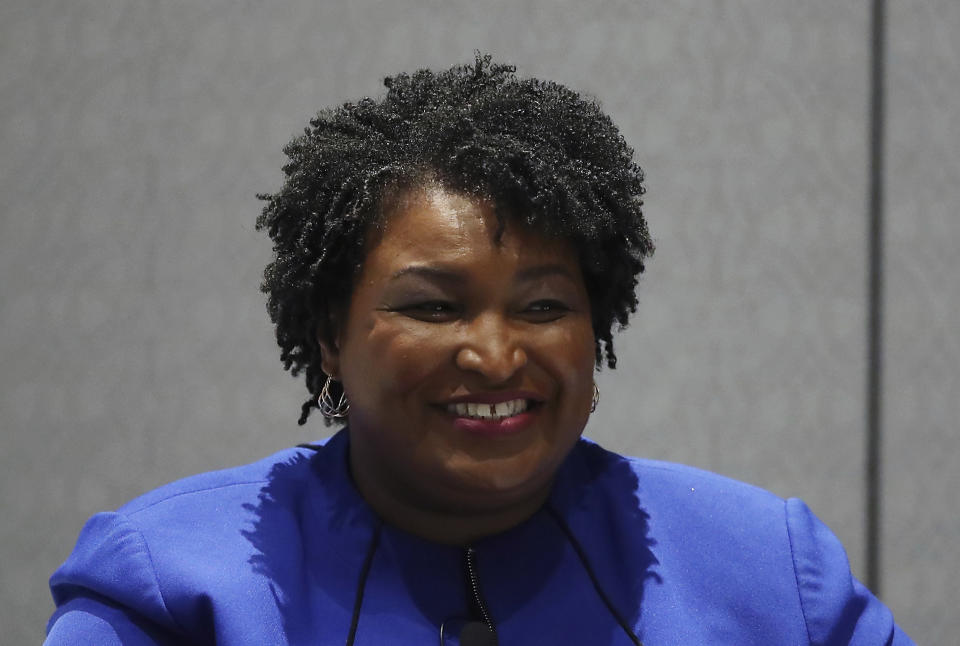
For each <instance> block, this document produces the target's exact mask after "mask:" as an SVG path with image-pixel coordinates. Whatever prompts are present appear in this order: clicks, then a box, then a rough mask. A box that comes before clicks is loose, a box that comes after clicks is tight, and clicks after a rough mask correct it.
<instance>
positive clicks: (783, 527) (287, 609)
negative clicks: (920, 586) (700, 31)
mask: <svg viewBox="0 0 960 646" xmlns="http://www.w3.org/2000/svg"><path fill="white" fill-rule="evenodd" d="M386 86H387V88H388V92H387V95H386V96H385V97H384V98H382V99H380V100H371V99H365V100H363V101H360V102H359V103H355V104H346V105H344V106H342V107H340V108H337V109H335V110H330V111H326V112H322V113H320V114H319V115H318V116H317V117H316V119H314V120H313V121H312V122H311V127H310V128H308V129H307V130H306V132H305V134H304V135H302V136H300V137H298V138H296V139H295V140H294V141H293V142H291V143H290V145H289V146H288V147H287V149H286V152H287V154H288V156H289V158H290V162H289V164H288V165H287V166H286V167H285V173H286V181H285V183H284V185H283V187H282V188H281V189H280V190H279V191H278V192H277V193H275V194H272V195H266V196H262V197H263V199H265V200H266V206H265V208H264V211H263V215H262V216H261V218H260V220H259V223H258V224H259V226H260V227H261V228H264V229H266V230H267V231H268V232H269V234H270V236H271V238H272V239H273V242H274V250H275V253H276V256H275V259H274V261H273V262H272V263H271V264H270V265H269V266H268V267H267V270H266V273H265V281H264V290H265V291H266V292H267V293H268V294H269V302H268V309H269V312H270V315H271V317H272V319H273V321H274V322H275V324H276V326H277V340H278V342H279V345H280V347H281V357H282V359H283V361H284V363H285V366H286V368H288V369H290V370H291V371H292V372H293V373H294V374H299V373H303V374H304V375H305V377H306V383H307V387H308V389H309V391H310V393H311V397H310V399H309V400H308V401H307V403H306V404H304V406H303V409H302V414H301V418H300V422H301V423H303V422H304V421H306V419H307V417H308V415H309V414H310V413H311V411H312V410H314V409H319V410H320V412H321V413H322V414H323V415H324V416H325V417H326V418H327V420H328V422H329V421H330V420H338V421H339V420H343V421H346V422H347V423H348V427H347V428H346V429H343V430H341V431H340V432H338V433H337V434H336V435H334V436H333V438H331V439H330V440H329V441H328V442H326V443H325V444H322V445H317V446H305V447H298V448H296V449H291V450H288V451H284V452H281V453H279V454H277V455H275V456H272V457H270V458H267V459H266V460H263V461H261V462H258V463H255V464H252V465H248V466H245V467H240V468H236V469H230V470H226V471H221V472H216V473H210V474H204V475H200V476H196V477H194V478H188V479H186V480H184V481H181V482H178V483H174V484H172V485H168V486H166V487H162V488H160V489H158V490H156V491H154V492H151V493H148V494H146V495H145V496H142V497H141V498H138V499H137V500H135V501H133V502H131V503H129V504H127V505H125V506H124V507H122V508H120V510H118V511H117V512H111V513H105V514H98V515H97V516H95V517H94V518H92V519H91V520H90V521H89V522H88V524H87V526H86V527H85V528H84V530H83V533H82V534H81V536H80V539H79V541H78V544H77V547H76V549H75V551H74V553H73V554H72V555H71V556H70V558H69V559H68V561H67V562H66V563H65V564H64V565H63V566H62V567H61V568H60V569H59V570H58V571H57V572H56V573H55V574H54V576H53V578H52V579H51V587H52V590H53V595H54V598H55V600H56V602H57V604H58V609H57V611H56V613H55V614H54V616H53V618H52V619H51V621H50V624H49V626H48V643H50V644H75V643H97V644H181V643H191V644H214V643H218V644H258V645H262V644H308V643H309V644H358V645H360V644H430V643H434V644H435V643H438V642H439V643H441V644H458V643H459V644H465V645H469V644H497V643H499V644H503V645H508V644H554V643H565V644H640V643H645V644H647V646H654V645H656V644H741V645H742V644H764V645H769V644H781V643H782V644H801V643H803V644H806V643H816V644H863V645H866V644H871V645H872V644H910V643H911V642H910V640H909V639H908V638H907V637H906V636H905V635H903V633H902V632H901V631H900V630H899V629H898V628H897V627H896V626H895V624H894V623H893V619H892V617H891V616H890V613H889V611H888V610H887V609H886V608H885V607H884V606H883V605H882V604H880V602H879V601H877V600H876V599H875V598H874V597H873V596H872V595H871V594H870V593H869V592H868V591H867V590H866V589H865V588H864V587H863V586H862V585H860V584H859V583H858V582H856V581H855V580H853V578H852V577H851V575H850V571H849V567H848V565H847V561H846V556H845V554H844V552H843V548H842V547H841V546H840V545H839V543H838V542H837V540H836V538H834V536H833V535H832V534H831V533H830V532H829V530H827V529H826V528H825V527H824V526H823V525H822V524H821V523H819V521H817V520H816V519H815V518H814V517H813V516H812V514H811V513H810V512H809V511H808V510H807V508H806V507H805V506H804V505H803V503H801V502H799V501H796V500H790V501H783V500H781V499H778V498H776V497H774V496H773V495H771V494H768V493H765V492H762V491H760V490H758V489H755V488H753V487H750V486H748V485H743V484H739V483H736V482H732V481H730V480H727V479H724V478H722V477H719V476H716V475H712V474H709V473H704V472H701V471H697V470H695V469H691V468H687V467H681V466H677V465H669V464H663V463H656V462H651V461H642V460H634V459H628V458H624V457H621V456H618V455H615V454H613V453H609V452H607V451H605V450H603V449H601V448H600V447H598V446H596V445H594V444H591V443H589V442H587V441H586V440H582V439H580V434H581V432H582V430H583V428H584V426H585V424H586V422H587V419H588V417H589V415H590V412H591V411H592V410H593V408H594V407H595V406H596V404H597V398H598V392H597V388H596V386H595V384H594V382H593V371H594V369H595V367H598V366H599V365H600V364H601V363H602V362H604V361H605V362H606V363H607V365H609V366H610V367H611V368H612V367H614V366H615V363H616V356H615V354H614V350H613V342H612V336H611V332H612V328H613V326H614V325H624V324H626V322H627V318H628V315H629V314H630V313H632V312H633V311H634V310H635V308H636V304H637V301H636V296H635V294H634V288H635V286H636V283H637V276H638V275H639V274H640V273H641V272H642V271H643V269H644V264H643V263H644V260H645V258H646V257H648V256H649V255H650V254H651V253H652V251H653V244H652V242H651V240H650V236H649V234H648V232H647V227H646V223H645V221H644V218H643V215H642V213H641V196H642V194H643V187H642V174H641V171H640V169H639V168H638V167H637V166H636V165H634V163H633V162H632V151H631V150H630V148H629V147H628V146H627V145H626V144H625V142H624V141H623V139H622V137H621V136H620V134H619V132H618V131H617V129H616V127H615V126H614V125H613V124H612V123H611V122H610V120H609V118H608V117H607V116H606V115H604V114H603V113H602V112H601V111H600V109H599V108H598V107H597V105H596V104H594V103H592V102H589V101H586V100H584V99H582V98H580V97H579V96H578V95H577V94H575V93H573V92H571V91H569V90H567V89H566V88H564V87H562V86H559V85H556V84H552V83H546V82H541V81H537V80H521V79H518V78H516V77H515V75H514V72H513V69H512V68H509V67H506V66H498V65H493V64H491V63H490V60H489V58H486V57H478V59H477V60H476V62H475V64H473V65H469V66H464V67H457V68H453V69H451V70H449V71H447V72H444V73H441V74H433V73H430V72H427V71H420V72H417V73H416V74H414V75H412V76H408V75H403V74H402V75H399V76H396V77H393V78H388V79H387V80H386ZM641 640H642V642H641Z"/></svg>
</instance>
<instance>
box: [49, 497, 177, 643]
mask: <svg viewBox="0 0 960 646" xmlns="http://www.w3.org/2000/svg"><path fill="white" fill-rule="evenodd" d="M50 590H51V592H52V594H53V600H54V601H55V602H56V604H57V610H56V612H54V614H53V616H52V617H51V618H50V621H49V622H48V624H47V640H46V642H44V643H45V644H51V645H53V644H64V645H66V644H78V643H84V644H87V643H89V644H105V645H108V646H109V645H112V644H124V645H128V644H134V645H140V644H143V645H151V646H154V645H161V644H172V643H174V641H173V640H172V638H171V635H172V634H174V633H176V632H179V631H178V630H177V629H176V622H175V621H174V619H173V617H172V616H171V615H170V613H169V611H168V610H167V607H166V604H165V603H164V601H163V595H162V594H161V592H160V587H159V583H158V581H157V575H156V572H155V571H154V567H153V563H152V561H151V558H150V552H149V550H148V548H147V545H146V542H145V541H144V540H143V537H142V536H141V535H140V532H139V531H138V530H137V529H136V528H135V527H134V526H133V525H132V523H130V522H129V521H127V520H126V518H125V517H124V516H122V515H121V514H118V513H113V512H110V513H101V514H97V515H96V516H94V517H92V518H91V519H90V520H89V521H87V524H86V525H85V526H84V528H83V530H82V531H81V532H80V537H79V538H78V539H77V545H76V547H75V548H74V550H73V553H72V554H71V555H70V557H69V558H68V559H67V561H66V562H65V563H64V564H63V565H62V566H61V567H60V568H59V569H58V570H57V571H56V572H54V574H53V576H52V577H50Z"/></svg>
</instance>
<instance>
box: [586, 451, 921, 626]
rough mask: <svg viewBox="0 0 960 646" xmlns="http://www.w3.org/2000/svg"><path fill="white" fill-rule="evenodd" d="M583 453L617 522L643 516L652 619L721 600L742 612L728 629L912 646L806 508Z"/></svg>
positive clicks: (700, 473) (710, 476)
mask: <svg viewBox="0 0 960 646" xmlns="http://www.w3.org/2000/svg"><path fill="white" fill-rule="evenodd" d="M578 451H579V452H581V453H583V454H584V456H585V458H586V461H587V462H588V463H589V464H592V465H593V466H592V467H591V469H590V470H591V472H592V473H594V474H598V475H596V476H595V478H594V481H595V482H596V483H597V484H598V485H600V487H599V490H600V491H601V492H602V493H603V497H605V498H607V499H611V500H615V501H617V509H618V510H620V511H619V516H621V517H629V515H630V514H631V513H639V514H640V515H642V517H643V519H644V521H645V523H644V530H645V532H646V535H645V541H646V543H647V544H648V545H649V546H650V552H651V555H652V558H653V560H654V561H655V566H654V567H653V575H654V576H653V579H652V580H653V583H651V584H650V585H649V586H648V588H647V590H646V599H647V601H648V604H649V607H650V608H651V610H650V611H649V614H648V619H650V620H651V621H654V620H655V616H656V614H657V612H656V611H655V610H653V609H654V608H659V607H661V606H663V607H670V606H671V604H674V603H676V602H677V599H678V598H682V599H685V601H686V602H687V603H690V604H692V605H702V606H703V607H708V606H710V605H711V604H717V603H718V602H722V603H721V605H723V606H724V607H728V608H732V609H734V610H735V611H736V612H734V613H733V615H731V617H730V621H731V622H732V623H736V622H737V621H741V620H742V618H743V617H745V616H749V617H752V618H753V621H754V622H755V623H756V626H757V627H758V628H759V627H765V629H766V630H768V631H769V632H770V634H777V631H783V630H785V629H786V628H787V627H788V626H789V627H791V628H790V629H791V630H795V631H797V633H796V634H801V635H803V636H804V637H806V638H807V639H809V640H810V641H811V643H843V644H873V643H894V644H901V643H902V644H909V643H911V642H910V641H909V640H908V639H907V638H905V637H904V636H903V635H902V633H901V632H900V631H899V630H898V629H897V628H896V627H895V625H894V623H893V618H892V615H891V614H890V612H889V610H888V609H887V608H886V607H885V606H884V605H883V604H882V603H880V602H879V601H878V600H877V599H876V598H875V597H874V596H873V595H872V594H871V593H870V592H869V590H867V589H866V588H865V587H864V586H863V585H862V584H861V583H860V582H859V581H857V580H856V579H855V578H854V576H853V575H852V573H851V571H850V564H849V561H848V559H847V554H846V552H845V550H844V548H843V545H842V544H841V543H840V541H839V539H838V538H837V537H836V536H835V535H834V534H833V532H832V531H830V529H829V528H828V527H827V526H826V525H825V524H824V523H823V522H821V521H820V520H819V519H818V518H817V517H816V515H814V513H813V512H812V511H811V510H810V509H809V508H808V507H807V505H806V504H805V503H804V502H803V501H801V500H799V499H796V498H788V499H784V498H781V497H779V496H777V495H775V494H773V493H771V492H769V491H766V490H764V489H762V488H760V487H757V486H754V485H751V484H747V483H744V482H740V481H737V480H734V479H732V478H729V477H726V476H722V475H719V474H716V473H711V472H709V471H705V470H703V469H698V468H695V467H690V466H686V465H681V464H675V463H671V462H663V461H658V460H650V459H643V458H634V457H626V456H622V455H618V454H616V453H613V452H610V451H607V450H605V449H602V448H601V447H599V446H597V445H596V444H592V443H589V442H583V443H581V445H580V446H579V447H578ZM627 492H629V493H627ZM624 510H626V512H627V513H624ZM613 522H614V523H619V525H617V526H620V525H624V522H623V521H613ZM663 615H664V616H665V617H672V615H671V614H670V613H669V612H666V611H665V612H663ZM674 619H675V618H674ZM668 623H671V622H668ZM671 625H675V622H672V623H671ZM888 640H892V641H890V642H888Z"/></svg>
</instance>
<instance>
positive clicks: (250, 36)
mask: <svg viewBox="0 0 960 646" xmlns="http://www.w3.org/2000/svg"><path fill="white" fill-rule="evenodd" d="M869 16H870V3H869V2H867V1H866V0H856V1H854V0H850V1H847V2H833V1H827V0H818V1H809V2H794V1H792V0H750V1H748V0H741V1H738V2H732V1H731V2H715V3H703V2H696V1H694V0H683V1H677V0H674V1H671V2H637V1H636V0H631V1H626V0H623V1H610V2H591V3H581V2H557V1H550V0H537V1H523V2H517V1H516V0H511V1H509V2H508V1H507V0H497V1H491V2H476V1H467V0H443V1H441V0H424V1H421V2H387V1H386V0H382V1H376V0H353V1H352V2H349V3H348V2H345V1H343V2H341V1H331V2H308V1H306V0H299V1H296V2H279V3H277V2H274V3H266V2H253V1H251V0H247V1H243V0H237V1H235V2H227V1H225V0H208V1H207V2H162V3H157V2H145V1H139V0H134V1H129V0H127V1H121V0H115V1H112V0H73V1H70V2H67V1H65V0H60V1H54V2H45V3H36V2H28V1H27V0H5V1H4V3H3V4H2V6H0V196H2V199H0V276H2V281H0V321H2V326H0V361H2V364H0V365H2V369H0V428H2V438H0V442H2V450H0V503H2V521H0V573H2V574H0V577H2V582H3V583H2V586H0V626H3V627H4V628H3V633H4V635H5V637H4V643H11V644H13V643H23V644H27V643H34V642H37V641H39V640H40V639H41V636H42V633H43V624H44V622H45V620H46V617H47V616H48V614H49V612H50V611H51V609H52V604H51V602H50V601H49V596H48V593H47V591H46V588H45V579H46V577H47V576H48V575H49V573H50V572H51V571H52V570H53V569H54V568H55V567H56V566H57V564H58V563H59V562H60V561H61V560H62V559H63V558H65V556H66V555H67V553H68V552H69V550H70V548H71V547H72V544H73V541H74V539H75V537H76V534H77V532H78V531H79V529H80V527H81V525H82V523H83V521H84V519H85V518H86V517H88V516H89V515H90V514H92V513H94V512H96V511H98V510H101V509H106V508H113V507H116V506H118V505H119V504H121V503H122V502H124V501H125V500H127V499H129V498H130V497H132V496H134V495H136V494H138V493H140V492H142V491H144V490H147V489H150V488H152V487H154V486H156V485H159V484H161V483H163V482H166V481H169V480H171V479H174V478H178V477H180V476H185V475H188V474H190V473H194V472H197V471H203V470H209V469H213V468H218V467H224V466H228V465H232V464H236V463H239V462H244V461H249V460H252V459H254V458H257V457H259V456H261V455H263V454H266V453H268V452H271V451H273V450H275V449H278V448H280V447H283V446H287V445H290V444H294V443H297V442H301V441H305V440H309V439H313V438H316V437H318V436H321V435H323V434H324V433H325V430H324V428H323V426H322V425H321V424H319V423H318V422H316V421H314V422H312V423H311V424H310V425H308V426H307V427H305V428H298V427H297V426H296V424H295V420H296V416H297V412H298V407H299V403H300V401H301V399H302V396H303V390H302V386H301V385H300V383H299V382H294V381H292V380H291V379H290V378H289V377H288V376H286V374H285V373H283V372H282V370H281V368H280V364H279V361H278V358H277V357H278V355H277V351H276V349H275V346H274V342H273V337H272V330H271V328H270V326H269V324H268V319H267V316H266V314H265V312H264V308H263V302H262V296H261V295H260V294H259V292H258V290H257V286H258V284H259V280H260V271H261V269H262V266H263V265H264V263H265V262H266V261H267V258H268V255H269V244H268V242H267V241H266V240H265V238H264V236H262V235H260V234H258V233H257V232H255V231H254V230H253V222H254V219H255V217H256V215H257V213H258V210H259V203H258V202H257V201H256V200H255V199H254V197H253V196H254V193H256V192H258V191H269V190H273V189H274V188H276V187H277V186H278V182H279V180H280V171H279V169H280V166H281V164H282V163H283V156H282V154H281V152H280V149H281V147H282V145H283V144H284V143H285V142H286V141H287V140H288V139H289V138H290V136H292V135H293V134H294V133H296V132H297V131H299V129H300V128H302V127H303V125H305V123H306V120H307V118H308V117H309V116H310V115H311V114H313V113H314V112H315V111H316V110H317V109H318V108H320V107H322V106H325V105H329V104H334V103H338V102H340V101H342V100H345V99H348V98H357V97H359V96H362V95H368V94H377V93H379V91H380V79H381V78H382V77H383V76H385V75H387V74H391V73H394V72H397V71H401V70H411V69H414V68H417V67H423V66H428V67H446V66H448V65H450V64H452V63H457V62H466V61H469V60H471V58H472V55H473V51H474V50H475V49H478V48H479V49H482V50H485V51H489V52H491V53H493V54H495V55H496V56H497V57H498V58H500V59H502V60H506V61H510V62H514V63H516V64H517V65H518V66H519V67H520V72H521V73H522V74H525V75H535V76H543V77H548V78H552V79H556V80H559V81H561V82H564V83H567V84H569V85H570V86H572V87H574V88H577V89H580V90H582V91H585V92H587V93H590V94H593V95H595V96H597V97H598V98H599V99H600V100H601V101H602V102H603V104H604V105H605V106H606V108H607V109H608V111H609V112H610V113H611V114H612V115H613V116H614V118H615V120H616V121H617V122H618V123H619V124H620V125H621V127H622V130H623V132H624V134H625V136H626V138H627V139H628V141H630V142H631V143H632V144H633V145H634V147H635V148H636V150H637V158H638V161H639V162H640V163H641V165H642V166H643V167H644V168H645V169H646V170H647V173H648V178H649V182H648V184H649V195H648V198H649V199H648V208H647V212H648V215H649V219H650V221H651V227H652V229H653V232H654V235H655V237H656V239H657V242H658V251H657V255H656V256H655V258H654V260H653V262H652V263H651V266H650V270H649V273H648V275H647V276H646V278H645V279H644V280H643V282H642V284H641V288H640V289H641V310H640V311H639V312H638V314H637V316H636V317H635V319H634V321H633V323H632V325H631V327H630V328H629V329H628V330H627V331H626V332H624V333H623V334H622V336H621V337H620V340H619V344H618V354H619V355H620V358H621V361H620V365H621V368H620V369H618V370H617V371H614V372H611V371H604V372H603V373H602V374H601V375H600V378H599V383H600V387H601V390H602V393H603V398H602V401H601V407H600V409H599V411H598V412H597V414H596V415H595V417H594V419H593V420H592V421H591V424H590V426H589V428H588V433H589V434H591V435H592V436H593V437H595V438H598V439H600V440H601V441H603V442H604V443H606V444H607V445H608V446H611V447H612V448H615V449H618V450H621V451H624V452H628V453H633V454H641V455H647V456H652V457H658V458H664V459H669V460H677V461H682V462H687V463H692V464H695V465H698V466H702V467H706V468H708V469H712V470H715V471H720V472H722V473H725V474H728V475H731V476H734V477H736V478H740V479H744V480H748V481H751V482H754V483H757V484H759V485H761V486H763V487H766V488H768V489H771V490H773V491H775V492H777V493H779V494H781V495H796V496H800V497H803V498H805V499H806V500H807V501H808V502H809V503H810V504H811V506H812V507H813V508H814V510H815V511H817V512H818V513H819V515H820V516H821V517H822V518H824V520H826V521H827V522H828V523H829V524H830V525H831V526H832V527H833V528H834V529H835V530H836V531H837V533H838V534H839V535H840V537H841V538H842V539H843V540H844V543H845V544H846V546H847V548H848V551H849V553H850V556H851V560H852V563H853V566H854V569H855V571H856V572H858V573H859V574H861V575H862V574H863V569H864V567H865V562H864V547H863V546H864V541H865V535H864V530H863V527H864V500H865V494H866V492H865V489H864V484H863V471H864V460H865V457H864V456H865V453H864V442H865V440H864V428H865V423H866V422H865V413H864V399H865V389H866V378H865V374H866V357H867V354H866V348H867V342H866V333H865V331H866V317H867V266H868V264H867V242H866V240H867V230H868V229H867V194H868V172H867V169H868V161H869V159H868V126H867V114H868V103H869V101H868V99H869V84H868V80H869V65H870V42H869ZM888 18H889V25H888V35H889V50H888V56H889V59H888V63H889V67H888V72H887V75H886V82H887V84H888V97H889V105H888V107H889V110H888V114H887V117H888V118H887V120H886V122H885V128H886V132H887V136H888V143H889V146H888V165H887V173H886V176H885V179H886V190H887V195H888V198H887V200H886V206H887V230H886V238H885V244H886V250H887V271H886V274H885V276H886V292H885V303H886V305H885V310H884V314H885V319H884V321H885V330H886V336H885V350H884V360H885V365H886V366H887V368H886V379H885V387H884V391H883V395H884V398H883V413H884V416H883V428H884V445H883V446H884V452H883V463H882V468H883V474H884V479H883V485H882V495H883V502H884V511H885V514H884V516H883V523H882V527H881V529H882V535H881V538H882V541H883V546H884V552H883V560H882V570H883V576H884V580H885V582H886V585H885V587H884V589H883V591H882V596H883V597H884V599H885V600H886V601H887V603H888V604H889V605H890V606H891V607H892V608H893V609H894V612H895V614H896V616H897V618H898V620H899V621H900V623H901V624H902V625H903V626H904V627H905V628H906V629H907V630H908V631H909V632H910V633H911V634H912V635H913V636H914V638H915V639H916V640H917V641H918V642H919V643H924V644H946V643H952V642H951V640H955V636H956V634H957V633H958V631H960V618H958V615H957V614H956V613H955V612H954V608H955V605H956V599H957V597H958V594H957V592H958V590H957V587H958V586H957V583H956V582H957V580H958V576H957V575H958V572H957V565H956V564H957V561H958V558H957V553H956V550H955V548H954V544H955V543H956V542H957V540H958V538H960V513H958V512H960V503H958V501H957V496H956V494H955V492H956V491H957V489H958V487H957V485H958V484H960V482H958V478H960V476H958V475H957V474H960V456H958V453H960V451H958V446H957V445H958V442H957V436H958V431H957V419H958V418H960V403H958V402H960V340H958V335H957V332H956V330H957V328H960V286H958V281H957V277H958V276H960V260H958V255H957V253H956V248H957V246H958V244H960V218H958V217H957V216H956V213H955V212H956V211H957V209H958V207H960V188H958V177H960V125H958V123H960V120H958V118H957V116H958V114H957V112H958V110H957V107H956V106H958V105H960V64H958V60H960V51H958V42H960V41H958V39H957V34H958V33H960V3H956V2H954V1H953V0H939V1H929V0H928V1H925V2H921V1H919V0H902V1H900V0H891V2H890V6H889V16H888ZM7 639H9V640H10V641H9V642H7V641H6V640H7Z"/></svg>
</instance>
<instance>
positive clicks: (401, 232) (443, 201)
mask: <svg viewBox="0 0 960 646" xmlns="http://www.w3.org/2000/svg"><path fill="white" fill-rule="evenodd" d="M502 226H503V227H504V228H503V230H502V232H501V231H500V227H501V222H500V221H499V220H498V218H497V213H496V210H495V207H494V205H493V203H492V202H491V201H489V200H484V199H481V198H477V197H474V196H471V195H466V194H463V193H459V192H455V191H450V190H448V189H445V188H443V187H442V186H438V185H434V184H431V185H428V186H425V187H419V188H416V189H413V190H410V191H406V192H404V193H402V194H400V195H398V196H397V197H396V198H394V199H392V200H391V201H390V205H389V207H388V208H386V209H385V210H384V213H383V220H382V222H381V226H380V228H379V231H377V232H376V233H375V234H374V235H372V236H371V238H370V239H369V240H368V248H367V261H366V262H367V263H371V262H374V263H376V264H384V263H386V264H391V265H393V264H404V263H410V262H440V263H451V264H456V263H469V262H471V261H479V260H484V259H485V260H488V261H505V260H513V261H514V262H518V263H521V264H536V263H538V262H541V261H544V260H549V261H551V262H564V263H571V264H574V265H578V264H579V263H578V260H577V257H576V254H575V253H574V249H573V245H572V244H570V243H569V241H567V240H563V239H559V238H553V237H548V236H546V235H544V234H541V233H539V232H537V231H534V230H531V229H529V228H526V227H524V226H521V225H518V224H517V223H516V222H511V221H510V220H509V219H506V220H505V221H504V222H503V225H502ZM498 233H502V235H498Z"/></svg>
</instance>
